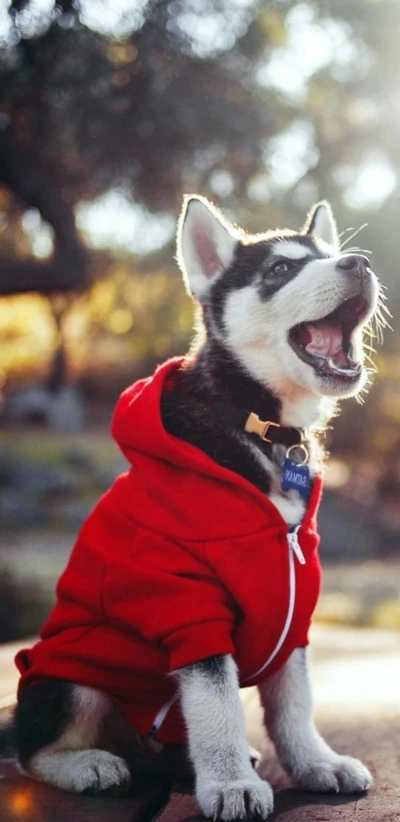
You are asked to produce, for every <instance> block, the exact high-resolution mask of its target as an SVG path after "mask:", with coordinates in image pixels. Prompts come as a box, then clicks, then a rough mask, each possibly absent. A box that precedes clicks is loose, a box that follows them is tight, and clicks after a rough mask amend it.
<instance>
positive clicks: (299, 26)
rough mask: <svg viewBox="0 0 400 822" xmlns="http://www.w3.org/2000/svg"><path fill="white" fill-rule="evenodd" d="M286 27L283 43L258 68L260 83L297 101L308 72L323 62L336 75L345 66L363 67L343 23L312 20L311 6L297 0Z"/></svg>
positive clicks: (313, 14)
mask: <svg viewBox="0 0 400 822" xmlns="http://www.w3.org/2000/svg"><path fill="white" fill-rule="evenodd" d="M286 28H287V33H288V39H287V42H286V44H285V46H283V47H282V48H279V49H276V50H275V52H274V53H273V54H272V55H270V54H268V57H267V60H266V62H265V63H263V64H262V65H261V66H260V68H259V70H258V73H257V81H258V82H259V84H260V85H262V86H272V87H274V88H276V89H277V90H278V91H280V92H281V93H283V94H285V95H287V96H289V97H292V98H294V99H296V102H300V101H301V100H303V99H305V97H306V94H307V84H308V82H309V80H310V78H311V77H312V75H313V74H315V73H316V72H317V71H320V70H321V69H323V68H325V67H326V66H328V65H330V64H333V65H334V67H335V70H336V73H337V74H338V75H339V76H338V79H341V75H343V74H344V70H345V68H346V67H350V66H351V67H352V71H353V73H354V72H356V73H357V72H359V71H360V68H363V65H364V63H363V65H361V62H360V60H361V56H360V55H359V54H358V50H357V46H356V44H355V43H354V42H352V40H351V37H350V29H349V27H348V26H347V25H346V24H344V23H338V22H337V21H335V20H328V19H325V20H322V21H321V22H319V21H316V20H315V11H314V9H313V8H312V7H311V6H309V5H307V4H305V3H299V4H298V5H295V6H294V8H293V9H292V10H291V11H290V12H289V13H288V15H287V17H286ZM363 57H365V55H363Z"/></svg>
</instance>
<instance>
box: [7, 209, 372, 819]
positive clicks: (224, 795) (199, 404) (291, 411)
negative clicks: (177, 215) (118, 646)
mask: <svg viewBox="0 0 400 822" xmlns="http://www.w3.org/2000/svg"><path fill="white" fill-rule="evenodd" d="M341 260H342V255H341V253H340V250H339V241H338V236H337V232H336V226H335V222H334V220H333V217H332V213H331V210H330V207H329V206H328V204H327V203H320V204H319V205H317V206H316V207H315V208H314V209H313V210H312V212H311V213H310V215H309V218H308V220H307V222H306V225H305V226H304V228H303V230H302V231H301V232H300V233H296V232H290V231H276V232H270V233H267V234H265V235H256V236H247V235H245V234H244V233H243V232H241V231H239V230H237V229H234V228H233V227H232V226H231V225H229V224H228V223H227V222H226V221H225V220H224V219H223V217H222V216H221V214H220V213H219V212H218V211H217V210H216V209H215V208H214V207H213V206H212V205H211V204H210V203H208V202H207V201H206V200H205V199H203V198H200V197H190V198H187V200H186V202H185V205H184V209H183V212H182V216H181V219H180V222H179V228H178V262H179V265H180V267H181V269H182V272H183V275H184V279H185V282H186V285H187V288H188V290H189V292H190V293H191V294H192V296H193V298H194V299H195V301H196V302H197V305H198V323H199V329H198V336H197V341H196V344H195V346H194V347H193V350H192V352H191V357H190V358H188V360H187V364H186V367H185V368H184V369H183V370H182V372H181V374H180V378H179V381H178V383H177V386H176V388H175V390H174V392H172V394H169V395H168V397H166V398H165V399H164V400H163V405H162V414H163V420H164V424H165V427H166V428H167V430H168V431H169V432H170V433H172V434H174V435H176V436H178V437H180V438H182V439H185V440H187V441H189V442H191V443H193V444H194V445H196V446H197V447H199V448H201V449H203V450H204V451H205V452H206V453H208V454H209V455H210V456H211V457H212V458H213V459H214V460H216V461H217V462H219V463H220V464H221V465H224V466H226V467H227V468H229V469H231V470H233V471H236V472H238V473H239V474H241V475H242V476H244V477H245V478H246V479H247V480H249V481H250V482H251V483H253V484H254V485H255V486H256V487H257V488H259V489H260V490H261V491H262V492H264V493H265V494H267V495H268V496H269V498H270V499H271V501H272V502H273V503H274V504H275V505H276V507H277V508H278V509H279V511H280V513H281V514H282V516H283V517H284V519H285V520H286V522H287V523H288V524H289V525H290V526H291V527H293V526H296V525H298V524H299V523H301V520H302V517H303V514H304V507H305V504H304V501H303V500H302V499H301V497H300V496H299V495H298V493H297V492H296V491H290V492H287V493H284V492H283V491H282V490H281V486H280V482H281V474H282V462H283V459H284V454H285V449H284V448H283V447H282V446H271V445H269V444H266V443H263V442H262V441H261V440H260V439H258V438H257V437H255V436H254V435H248V434H245V433H244V432H243V431H242V430H240V429H238V428H237V427H236V426H235V425H234V424H230V423H228V422H227V421H226V420H223V419H220V417H219V416H218V415H217V414H213V412H212V406H213V403H216V402H219V403H221V402H222V403H224V404H225V405H231V406H232V407H234V408H245V409H249V410H252V411H255V412H256V413H257V414H258V415H259V416H260V418H262V419H266V420H273V421H276V422H280V423H281V424H283V425H286V426H295V427H301V428H304V429H305V430H306V436H307V445H308V449H309V452H310V470H311V474H312V475H315V472H316V471H317V470H318V467H319V464H320V461H321V458H322V453H321V449H320V446H319V444H318V438H317V436H316V432H317V431H318V430H320V429H322V428H323V427H324V426H325V425H326V422H327V420H328V419H329V418H330V417H331V415H332V413H333V411H334V408H335V403H336V401H337V399H338V398H343V397H346V396H350V395H352V394H355V393H357V392H358V391H360V389H361V388H362V387H363V385H364V382H365V380H366V372H365V370H364V369H363V370H362V372H361V374H360V375H359V377H358V378H357V379H354V380H352V381H349V380H348V379H345V378H343V379H341V378H340V375H338V376H337V378H333V377H329V376H328V377H327V376H323V375H321V374H319V373H318V372H317V371H316V370H315V369H313V368H312V367H311V366H310V364H308V363H306V362H304V361H303V360H302V359H301V358H299V357H298V356H297V354H296V352H295V351H294V349H293V347H292V346H291V345H290V344H289V341H288V335H289V332H290V329H292V328H293V326H295V325H298V324H299V323H302V322H303V321H304V322H312V321H313V320H318V319H320V318H322V317H325V316H326V315H328V314H330V313H331V312H332V311H334V310H335V309H336V308H337V306H338V305H339V304H340V303H342V302H343V301H344V300H346V299H348V298H352V297H354V296H355V295H357V294H358V293H361V292H362V294H363V295H364V297H365V300H366V310H365V311H364V312H363V315H362V316H361V317H360V318H359V321H358V323H357V327H356V328H355V329H354V330H353V333H352V346H353V356H354V357H355V358H357V359H358V360H359V361H360V362H362V360H363V350H362V329H363V326H364V325H365V323H367V322H368V320H369V319H370V317H371V316H372V315H373V313H374V311H375V309H376V306H377V300H378V284H377V280H376V277H375V275H374V274H373V273H372V272H371V271H370V268H369V267H368V266H366V265H364V263H363V264H362V266H361V269H360V268H359V267H357V272H358V273H357V276H356V273H355V269H354V270H353V269H350V270H347V269H344V268H343V267H341V265H340V263H341ZM367 262H368V261H367ZM360 270H361V274H360ZM175 676H176V679H177V681H178V684H179V690H180V697H181V704H182V710H183V715H184V718H185V721H186V725H187V733H188V748H189V756H190V760H191V763H192V766H193V769H194V773H195V778H196V795H197V799H198V802H199V805H200V807H201V809H202V810H203V812H204V813H205V814H206V815H207V816H211V817H213V818H217V817H220V818H222V819H225V820H231V819H236V818H244V817H245V816H254V815H259V816H261V817H263V818H266V817H267V816H268V815H269V814H270V813H271V811H272V809H273V795H272V790H271V787H270V785H269V784H268V783H267V782H266V781H263V780H261V779H260V777H259V776H258V775H257V773H256V772H255V771H254V770H253V768H252V766H251V763H250V759H249V752H248V747H247V744H246V739H245V726H244V717H243V711H242V707H241V702H240V699H239V688H238V675H237V671H236V667H235V663H234V661H233V659H232V658H231V657H230V656H221V657H213V658H210V659H207V660H204V661H201V662H198V663H197V664H194V665H191V666H189V667H187V668H183V669H181V670H178V671H176V672H175ZM259 690H260V695H261V700H262V704H263V706H264V710H265V725H266V728H267V730H268V732H269V734H270V736H271V738H272V740H273V742H274V744H275V746H276V750H277V753H278V756H279V757H280V760H281V762H282V764H283V765H284V767H285V768H286V769H287V771H288V772H289V773H290V775H291V777H292V779H293V782H294V783H295V784H296V785H298V786H301V787H303V788H307V789H311V790H315V791H332V790H333V791H344V792H352V791H363V790H365V789H367V788H368V787H369V786H370V785H371V782H372V777H371V775H370V773H369V771H368V770H367V768H366V767H365V766H364V765H362V763H361V762H359V761H358V760H356V759H351V758H350V757H346V756H339V755H338V754H336V753H335V752H334V751H332V750H331V748H330V747H329V746H328V745H327V744H326V743H325V742H324V741H323V739H322V738H321V737H320V736H319V734H318V732H317V730H316V728H315V726H314V723H313V718H312V700H311V693H310V684H309V677H308V672H307V662H306V653H305V649H301V648H299V649H297V650H296V651H295V652H294V653H293V655H292V656H291V658H290V659H289V661H288V662H287V663H286V665H285V666H284V667H283V669H282V670H280V671H279V673H277V674H276V675H275V676H273V677H272V678H270V679H267V680H265V682H264V683H263V684H262V685H261V686H260V689H259ZM15 722H16V738H17V747H18V756H19V760H20V763H21V766H22V767H23V768H24V769H25V771H27V772H28V773H30V774H31V775H32V776H34V777H36V778H37V779H41V780H44V781H46V782H50V783H52V784H54V785H57V786H59V787H60V788H64V789H67V790H72V791H102V790H110V789H111V790H113V789H115V788H118V787H121V786H122V787H123V786H124V785H127V784H129V781H130V779H131V774H130V771H129V769H128V766H127V763H126V760H127V759H129V758H130V753H132V751H134V752H135V759H136V761H137V760H138V757H139V758H140V756H141V755H143V757H144V758H145V757H147V759H148V760H149V761H150V760H151V759H152V757H153V760H154V762H155V761H156V759H157V756H159V746H158V743H156V742H152V741H146V740H143V739H138V735H137V734H135V732H134V730H133V729H128V728H126V727H125V726H124V722H123V720H122V717H121V716H120V715H119V714H118V712H117V711H116V709H115V708H114V707H113V706H112V704H111V702H110V700H109V699H108V697H107V696H105V695H104V694H102V693H99V692H96V691H93V690H91V689H88V688H84V687H81V686H80V685H78V684H75V685H74V684H72V683H60V682H56V681H53V682H48V683H43V684H42V685H40V686H36V687H35V688H28V689H24V690H23V691H22V693H21V695H20V701H19V705H18V707H17V710H16V716H15ZM110 740H111V742H110ZM138 752H139V753H138ZM155 767H156V766H155Z"/></svg>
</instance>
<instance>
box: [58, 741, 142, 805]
mask: <svg viewBox="0 0 400 822" xmlns="http://www.w3.org/2000/svg"><path fill="white" fill-rule="evenodd" d="M78 756H79V754H78ZM69 778H70V783H71V785H70V788H69V790H73V791H76V792H77V793H85V794H89V795H93V794H98V793H102V792H103V791H104V792H107V793H110V794H113V795H116V796H118V795H119V794H120V793H124V792H125V790H127V789H128V787H129V786H130V783H131V775H130V771H129V768H128V765H127V764H126V762H125V760H124V759H121V757H119V756H114V754H111V753H108V752H107V751H98V750H89V751H82V752H80V759H79V760H78V757H77V760H76V763H75V764H71V768H70V773H69Z"/></svg>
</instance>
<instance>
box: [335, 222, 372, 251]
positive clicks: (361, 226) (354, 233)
mask: <svg viewBox="0 0 400 822" xmlns="http://www.w3.org/2000/svg"><path fill="white" fill-rule="evenodd" d="M367 225H368V223H363V224H362V225H360V227H359V228H356V229H355V230H354V231H353V234H350V236H349V237H347V238H346V239H345V241H344V243H343V245H342V246H341V250H342V248H344V247H345V245H347V243H349V242H350V241H351V240H353V239H354V237H356V236H357V234H359V233H360V231H362V230H363V228H366V227H367Z"/></svg>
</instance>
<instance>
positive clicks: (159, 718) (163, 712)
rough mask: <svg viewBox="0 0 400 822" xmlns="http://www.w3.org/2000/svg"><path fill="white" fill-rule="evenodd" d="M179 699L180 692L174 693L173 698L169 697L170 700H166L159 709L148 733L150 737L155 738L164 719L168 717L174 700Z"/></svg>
mask: <svg viewBox="0 0 400 822" xmlns="http://www.w3.org/2000/svg"><path fill="white" fill-rule="evenodd" d="M177 699H178V694H174V696H173V697H172V698H171V699H169V700H168V702H166V703H165V704H164V705H163V706H162V708H160V710H159V711H158V713H157V714H156V716H155V717H154V720H153V724H152V726H151V728H150V730H149V732H148V734H147V736H148V737H149V739H154V737H155V736H156V734H157V732H158V731H159V730H160V728H161V725H162V724H163V722H164V719H166V717H167V715H168V713H169V711H170V709H171V708H172V706H173V704H174V702H176V700H177Z"/></svg>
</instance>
